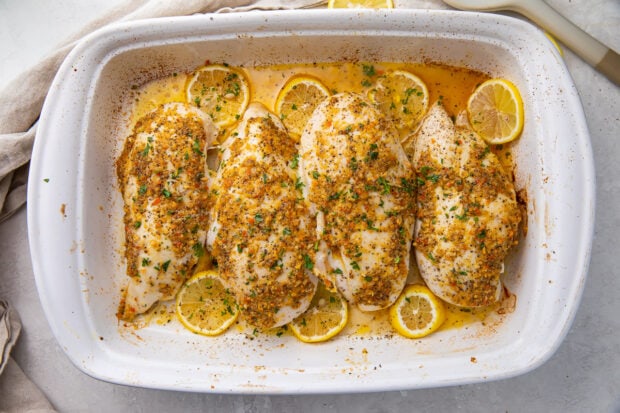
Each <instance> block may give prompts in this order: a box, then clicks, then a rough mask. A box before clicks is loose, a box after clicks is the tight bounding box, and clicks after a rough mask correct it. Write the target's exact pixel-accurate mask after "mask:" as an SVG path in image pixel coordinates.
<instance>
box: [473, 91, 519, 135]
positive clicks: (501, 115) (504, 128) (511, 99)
mask: <svg viewBox="0 0 620 413" xmlns="http://www.w3.org/2000/svg"><path fill="white" fill-rule="evenodd" d="M467 116H468V118H469V123H470V124H471V127H472V128H473V129H474V130H475V131H476V132H477V133H478V134H479V135H480V136H481V137H482V139H484V140H485V141H487V143H490V144H500V143H506V142H510V141H512V140H514V139H516V138H517V137H518V136H519V135H520V134H521V131H522V130H523V100H522V99H521V94H520V93H519V90H518V89H517V87H516V86H515V85H513V84H512V82H510V81H508V80H506V79H491V80H487V81H486V82H483V83H482V84H481V85H480V86H478V87H477V88H476V90H475V91H474V93H473V94H472V95H471V96H470V97H469V100H468V101H467Z"/></svg>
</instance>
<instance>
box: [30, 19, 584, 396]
mask: <svg viewBox="0 0 620 413" xmlns="http://www.w3.org/2000/svg"><path fill="white" fill-rule="evenodd" d="M206 59H209V60H211V61H215V62H218V61H220V62H227V63H229V64H231V65H244V66H255V65H265V64H274V63H286V62H321V61H343V60H354V61H355V60H361V61H404V62H410V61H425V60H430V61H436V62H444V63H447V64H450V65H458V66H466V67H472V68H476V69H480V70H483V71H486V72H488V73H489V74H491V75H492V76H501V77H506V78H509V79H511V80H512V81H513V82H515V83H516V85H517V86H518V87H519V89H520V90H521V93H522V95H523V98H524V101H525V111H526V124H525V129H524V131H523V135H522V137H521V138H520V139H519V140H518V142H517V143H516V145H515V146H514V150H513V153H514V157H515V160H516V177H517V185H518V187H519V188H520V189H525V190H526V191H527V194H528V206H527V209H528V224H529V231H528V233H527V237H526V238H525V239H524V240H523V241H522V243H521V245H520V246H519V248H518V250H517V252H516V253H515V254H514V256H513V257H512V259H511V260H510V261H509V264H508V268H507V271H506V272H507V277H506V279H505V282H506V284H507V285H508V287H509V289H510V290H511V291H512V292H514V293H515V294H516V296H517V297H518V300H517V306H516V310H515V311H514V312H513V313H511V314H508V315H506V316H505V317H504V320H503V321H502V322H501V323H492V324H491V325H482V324H474V325H472V326H469V327H468V328H467V329H464V328H463V329H451V330H445V331H440V332H438V333H436V334H434V335H432V336H429V337H428V338H425V339H422V340H408V339H404V338H401V337H400V336H398V335H394V336H392V337H384V336H376V337H374V336H371V337H368V336H355V335H353V336H342V335H341V336H339V337H337V338H336V339H334V340H332V341H329V342H327V343H323V344H317V345H308V344H303V343H301V342H298V341H297V340H296V339H295V338H293V337H289V336H283V337H276V336H260V337H258V338H256V339H255V340H249V339H247V338H246V337H245V336H244V335H243V334H241V333H236V332H235V331H231V332H228V333H227V334H225V335H223V336H220V337H217V338H208V337H201V336H197V335H193V334H192V333H190V332H188V331H187V330H185V329H183V328H182V327H181V326H180V324H179V323H177V322H176V321H175V320H173V321H172V322H171V323H169V324H167V325H159V324H157V323H153V324H152V325H150V326H149V327H146V328H143V329H140V330H135V331H134V330H131V329H126V328H124V327H122V326H120V325H119V323H118V321H117V319H116V317H115V311H116V307H117V305H118V301H119V293H118V290H119V285H118V283H117V281H116V280H118V279H119V274H122V273H123V271H124V266H123V262H122V259H121V255H122V253H121V248H122V200H121V197H120V194H119V192H118V187H117V184H116V179H115V174H114V160H115V157H116V156H117V155H118V152H119V150H120V147H121V145H122V138H123V137H124V127H125V124H126V118H127V113H124V112H123V110H122V108H123V98H124V97H126V96H127V91H128V90H130V89H131V87H132V86H133V85H136V84H142V83H144V82H145V81H146V80H148V79H152V78H155V77H158V76H162V75H167V74H171V73H173V72H179V71H190V70H191V69H193V68H194V67H196V66H199V65H200V64H202V63H203V62H204V61H205V60H206ZM593 170H594V169H593V161H592V154H591V148H590V142H589V136H588V131H587V127H586V123H585V120H584V116H583V112H582V108H581V105H580V102H579V99H578V95H577V92H576V90H575V87H574V85H573V83H572V81H571V79H570V77H569V74H568V72H567V70H566V68H565V66H564V64H563V62H562V59H561V57H560V56H559V54H558V52H557V51H556V50H555V48H554V47H553V46H552V45H551V44H550V43H549V42H548V41H547V39H546V38H545V36H544V35H543V34H542V33H541V32H540V31H539V30H538V29H536V28H535V27H533V26H531V25H529V24H527V23H525V22H523V21H521V20H517V19H514V18H510V17H505V16H498V15H492V14H476V13H463V12H448V11H415V10H387V11H359V10H357V11H347V10H342V11H334V10H329V11H327V10H319V11H313V12H308V11H304V12H301V11H299V12H298V11H289V12H269V13H266V12H264V13H243V14H221V15H201V16H192V17H187V18H170V19H160V20H151V21H138V22H134V23H126V24H120V25H116V26H113V27H110V28H106V29H103V30H101V31H98V32H96V33H95V34H93V35H91V36H89V37H88V38H87V39H85V40H84V41H82V42H81V43H80V44H79V45H78V46H77V47H76V48H75V50H73V52H72V53H71V54H70V55H69V57H68V58H67V59H66V61H65V62H64V64H63V65H62V67H61V69H60V70H59V72H58V75H57V76H56V79H55V81H54V83H53V86H52V88H51V90H50V93H49V95H48V97H47V100H46V102H45V106H44V109H43V114H42V116H41V120H40V124H39V131H38V136H37V140H36V144H35V148H34V154H33V158H32V165H31V170H30V182H29V193H28V197H29V202H28V220H29V236H30V247H31V251H32V261H33V266H34V272H35V277H36V282H37V287H38V290H39V294H40V297H41V302H42V304H43V308H44V310H45V313H46V315H47V318H48V321H49V323H50V325H51V328H52V330H53V332H54V334H55V336H56V338H57V339H58V341H59V343H60V346H61V347H62V348H63V350H64V351H65V352H66V353H67V355H68V356H69V358H70V359H71V360H72V361H73V363H75V365H76V366H77V367H78V368H80V369H81V370H83V371H84V372H85V373H87V374H89V375H92V376H94V377H97V378H99V379H103V380H107V381H111V382H116V383H123V384H129V385H135V386H144V387H155V388H166V389H178V390H192V391H204V392H221V393H318V392H325V393H332V392H364V391H378V390H395V389H411V388H420V387H431V386H443V385H454V384H462V383H471V382H480V381H486V380H493V379H499V378H506V377H510V376H514V375H517V374H521V373H524V372H527V371H529V370H531V369H533V368H535V367H537V366H539V365H540V364H541V363H543V362H544V361H545V360H547V359H548V358H549V357H550V356H551V355H552V354H553V353H554V351H555V350H556V349H557V347H558V346H559V344H560V342H561V341H562V339H563V338H564V336H565V334H566V333H567V331H568V329H569V327H570V324H571V322H572V319H573V317H574V315H575V311H576V309H577V307H578V303H579V299H580V296H581V292H582V289H583V285H584V281H585V277H586V273H587V267H588V262H589V257H590V247H591V240H592V231H593V221H594V216H593V215H594V199H595V196H594V188H595V185H594V172H593Z"/></svg>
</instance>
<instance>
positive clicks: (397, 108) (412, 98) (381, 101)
mask: <svg viewBox="0 0 620 413" xmlns="http://www.w3.org/2000/svg"><path fill="white" fill-rule="evenodd" d="M368 97H369V98H370V100H371V101H372V102H373V103H374V104H375V105H376V106H377V107H378V109H379V110H380V111H381V112H383V113H384V114H385V115H386V116H387V117H388V118H390V119H391V120H392V122H393V123H394V126H396V129H398V131H399V132H401V135H403V134H406V133H407V132H411V131H412V130H413V129H415V127H416V126H417V125H418V123H419V122H420V120H421V119H422V117H423V116H424V114H425V113H426V111H427V109H428V89H427V88H426V84H424V82H423V81H422V80H421V79H420V78H419V77H417V76H416V75H414V74H413V73H411V72H407V71H405V70H395V71H393V72H390V73H388V74H387V75H385V76H382V77H380V78H379V79H377V82H376V84H375V86H374V87H373V88H372V89H370V91H369V92H368Z"/></svg>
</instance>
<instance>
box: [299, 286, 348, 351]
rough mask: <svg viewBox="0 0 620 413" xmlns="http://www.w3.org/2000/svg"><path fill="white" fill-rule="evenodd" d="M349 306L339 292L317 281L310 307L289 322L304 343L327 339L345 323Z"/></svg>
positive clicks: (334, 334) (335, 333) (340, 329)
mask: <svg viewBox="0 0 620 413" xmlns="http://www.w3.org/2000/svg"><path fill="white" fill-rule="evenodd" d="M348 320H349V307H348V304H347V302H346V300H344V299H343V298H342V296H340V294H339V293H337V292H333V291H330V290H328V289H327V288H326V287H325V285H324V284H323V283H322V282H320V281H319V285H318V286H317V290H316V293H315V294H314V297H313V298H312V302H311V303H310V307H308V309H307V310H306V311H305V312H304V313H303V314H301V315H300V316H299V317H297V318H296V319H294V320H293V321H291V322H290V323H289V327H290V328H291V331H293V334H295V337H297V338H298V339H299V340H301V341H303V342H306V343H318V342H321V341H327V340H329V339H330V338H332V337H334V336H336V335H337V334H338V333H340V332H341V331H342V329H343V328H344V327H345V326H346V325H347V321H348Z"/></svg>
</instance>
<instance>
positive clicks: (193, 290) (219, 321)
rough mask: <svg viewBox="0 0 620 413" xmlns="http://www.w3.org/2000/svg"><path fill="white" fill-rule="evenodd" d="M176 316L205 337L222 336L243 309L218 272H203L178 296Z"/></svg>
mask: <svg viewBox="0 0 620 413" xmlns="http://www.w3.org/2000/svg"><path fill="white" fill-rule="evenodd" d="M176 315H177V318H178V319H179V321H181V323H182V324H183V325H184V326H185V327H186V328H187V329H189V330H190V331H193V332H194V333H197V334H202V335H205V336H217V335H219V334H222V333H223V332H224V331H226V330H227V329H228V327H230V325H231V324H232V323H234V322H235V320H236V319H237V317H238V316H239V309H238V307H237V304H236V302H235V297H234V296H233V294H232V293H231V292H229V291H228V290H227V289H226V288H224V286H223V285H222V282H221V281H220V279H219V275H218V273H217V272H216V271H214V270H208V271H201V272H199V273H197V274H196V275H194V276H193V277H192V278H190V279H189V281H187V282H186V283H185V284H184V285H183V287H181V290H180V291H179V293H178V294H177V301H176Z"/></svg>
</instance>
